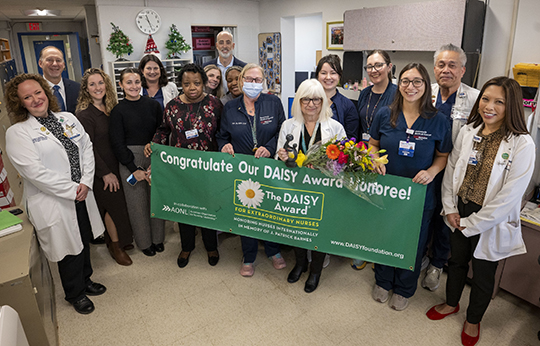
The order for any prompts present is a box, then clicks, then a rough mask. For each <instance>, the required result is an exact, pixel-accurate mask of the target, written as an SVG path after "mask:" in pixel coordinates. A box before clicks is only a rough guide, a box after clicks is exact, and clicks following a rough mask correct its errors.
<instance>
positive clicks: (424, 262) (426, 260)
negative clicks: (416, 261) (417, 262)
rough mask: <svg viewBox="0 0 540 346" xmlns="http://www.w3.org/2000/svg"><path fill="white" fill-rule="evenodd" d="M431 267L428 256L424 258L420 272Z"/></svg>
mask: <svg viewBox="0 0 540 346" xmlns="http://www.w3.org/2000/svg"><path fill="white" fill-rule="evenodd" d="M428 265H429V257H428V256H427V255H426V256H424V257H422V266H421V267H420V271H422V270H424V269H426V268H427V267H428Z"/></svg>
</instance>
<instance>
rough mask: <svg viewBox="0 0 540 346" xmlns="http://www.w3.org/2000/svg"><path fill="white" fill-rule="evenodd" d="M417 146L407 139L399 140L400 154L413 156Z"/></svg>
mask: <svg viewBox="0 0 540 346" xmlns="http://www.w3.org/2000/svg"><path fill="white" fill-rule="evenodd" d="M415 146H416V143H411V142H407V141H399V149H398V154H399V155H401V156H406V157H413V156H414V147H415Z"/></svg>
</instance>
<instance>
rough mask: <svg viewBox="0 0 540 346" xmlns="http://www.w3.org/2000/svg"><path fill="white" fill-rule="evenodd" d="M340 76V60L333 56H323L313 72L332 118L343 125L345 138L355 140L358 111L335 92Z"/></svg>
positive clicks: (347, 100) (350, 102) (346, 99)
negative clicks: (326, 100) (322, 90)
mask: <svg viewBox="0 0 540 346" xmlns="http://www.w3.org/2000/svg"><path fill="white" fill-rule="evenodd" d="M342 74H343V71H342V69H341V59H340V58H339V56H337V55H335V54H330V55H326V56H323V57H322V58H321V60H319V63H318V64H317V69H316V70H315V78H317V80H318V81H319V82H320V83H321V84H322V86H323V88H324V91H325V93H326V97H327V98H328V102H330V109H331V110H332V118H333V119H335V120H337V121H339V123H340V124H341V125H343V128H345V132H346V133H347V137H349V138H357V137H358V126H359V121H360V120H359V118H358V111H357V110H356V107H354V103H352V101H351V100H349V99H348V98H346V97H345V96H343V95H341V94H340V93H339V91H338V90H337V86H338V84H339V80H340V78H341V76H342Z"/></svg>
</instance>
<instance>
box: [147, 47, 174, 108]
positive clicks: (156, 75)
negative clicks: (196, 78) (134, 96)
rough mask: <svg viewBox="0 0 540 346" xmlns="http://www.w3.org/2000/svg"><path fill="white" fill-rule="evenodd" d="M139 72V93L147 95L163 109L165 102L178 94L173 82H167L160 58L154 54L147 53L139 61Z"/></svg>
mask: <svg viewBox="0 0 540 346" xmlns="http://www.w3.org/2000/svg"><path fill="white" fill-rule="evenodd" d="M139 71H140V73H141V76H142V78H141V82H142V88H141V95H143V96H148V97H150V98H152V99H154V100H156V101H157V102H159V104H160V105H161V110H162V111H163V110H164V109H165V107H166V106H167V103H169V101H171V100H172V99H174V98H175V97H176V96H178V88H177V87H176V84H174V83H173V82H169V79H168V78H167V71H165V68H164V67H163V64H162V63H161V60H159V58H158V57H157V56H155V55H154V54H147V55H145V56H143V57H142V59H141V61H140V62H139Z"/></svg>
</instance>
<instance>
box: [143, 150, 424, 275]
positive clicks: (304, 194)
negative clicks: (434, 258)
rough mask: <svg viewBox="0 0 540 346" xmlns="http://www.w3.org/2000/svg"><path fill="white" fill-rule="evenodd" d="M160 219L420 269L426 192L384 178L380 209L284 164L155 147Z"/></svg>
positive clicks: (373, 187) (335, 183)
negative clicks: (417, 264)
mask: <svg viewBox="0 0 540 346" xmlns="http://www.w3.org/2000/svg"><path fill="white" fill-rule="evenodd" d="M152 150H153V154H152V203H151V212H152V217H156V218H160V219H165V220H171V221H177V222H182V223H186V224H191V225H195V226H200V227H206V228H210V229H215V230H218V231H223V232H232V233H235V234H240V235H245V236H249V237H253V238H258V239H262V240H269V241H273V242H277V243H282V244H287V245H291V246H297V247H302V248H306V249H311V250H317V251H322V252H326V253H331V254H336V255H340V256H345V257H351V258H360V259H363V260H366V261H370V262H375V263H380V264H386V265H390V266H394V267H399V268H404V269H410V270H413V269H414V262H415V257H416V249H417V246H418V235H419V232H420V225H421V221H422V210H423V206H424V197H425V195H426V187H425V186H423V185H419V184H414V183H413V182H412V181H411V179H409V178H402V177H396V176H391V175H385V176H378V177H377V180H376V181H375V182H373V183H369V184H363V185H362V189H365V190H366V192H367V193H368V194H372V195H373V197H374V198H375V199H376V200H377V204H378V205H380V206H381V208H378V207H376V206H373V205H372V204H370V203H368V202H366V201H365V200H363V199H362V198H360V197H358V196H356V195H354V194H353V193H351V192H350V191H349V190H347V188H345V187H343V186H342V183H341V181H340V180H338V179H334V178H328V177H326V176H325V175H324V174H322V173H321V172H319V171H317V170H314V169H308V168H288V167H287V166H285V164H284V163H283V162H281V161H278V160H272V159H255V158H254V157H253V156H249V155H241V154H236V155H235V156H234V157H233V156H231V155H229V154H224V153H216V152H203V151H199V150H188V149H181V148H174V147H168V146H163V145H159V144H152Z"/></svg>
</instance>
